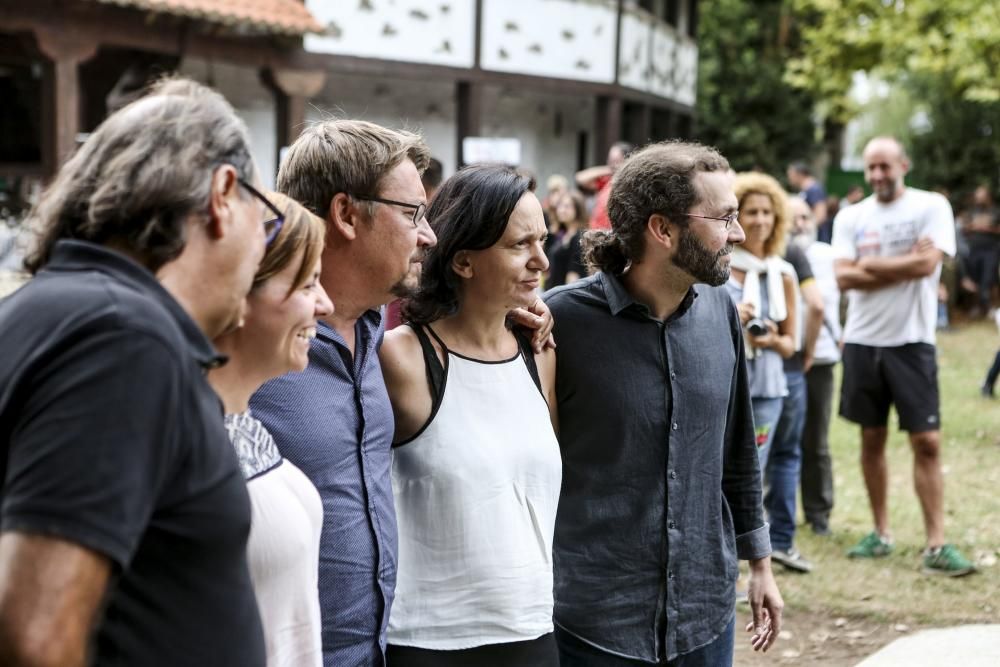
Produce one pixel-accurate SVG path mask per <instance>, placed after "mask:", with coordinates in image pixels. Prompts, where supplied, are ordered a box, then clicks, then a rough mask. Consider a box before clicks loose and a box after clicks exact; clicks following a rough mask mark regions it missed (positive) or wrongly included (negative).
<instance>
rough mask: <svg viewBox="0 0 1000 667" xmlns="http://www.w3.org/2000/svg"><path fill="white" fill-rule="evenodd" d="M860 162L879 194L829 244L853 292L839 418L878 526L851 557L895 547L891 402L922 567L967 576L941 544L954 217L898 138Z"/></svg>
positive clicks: (967, 566)
mask: <svg viewBox="0 0 1000 667" xmlns="http://www.w3.org/2000/svg"><path fill="white" fill-rule="evenodd" d="M863 159H864V164H865V181H867V183H868V184H869V185H870V186H871V187H872V190H873V194H872V195H871V196H869V197H868V198H867V199H864V200H862V201H861V202H859V203H857V204H855V205H854V206H851V207H848V208H846V209H844V210H843V211H841V212H840V214H839V215H838V216H837V219H836V222H835V224H834V228H833V244H832V245H833V248H834V255H835V257H836V259H835V263H834V270H835V273H836V276H837V284H838V285H839V287H840V289H841V290H842V291H845V290H846V291H848V310H847V322H846V324H845V328H844V342H845V346H844V356H843V363H844V381H843V384H842V386H841V396H840V415H841V416H842V417H844V418H845V419H847V420H849V421H853V422H855V423H857V424H858V425H860V427H861V469H862V472H863V473H864V478H865V485H866V487H867V489H868V500H869V503H870V504H871V509H872V516H873V518H874V522H875V530H874V531H872V532H871V533H870V534H868V535H867V536H865V537H864V538H863V539H862V540H861V542H859V543H858V544H857V545H856V546H855V547H854V548H853V549H851V550H850V551H849V552H848V556H849V557H851V558H881V557H885V556H888V555H889V554H890V553H891V552H892V548H893V543H892V534H891V532H890V529H889V513H888V487H889V471H888V466H887V464H886V458H885V445H886V437H887V434H888V428H887V426H888V419H889V407H890V405H895V406H896V412H897V413H898V415H899V426H900V428H901V429H902V430H904V431H906V432H907V433H908V434H909V439H910V446H911V448H912V450H913V456H914V466H913V482H914V486H915V487H916V492H917V496H918V497H919V498H920V508H921V510H922V511H923V517H924V528H925V530H926V533H927V545H926V549H925V550H924V552H923V571H924V572H925V573H926V574H940V575H946V576H953V577H954V576H961V575H965V574H969V573H971V572H973V571H974V570H975V568H974V567H973V565H972V563H971V562H969V560H968V559H966V558H965V556H963V555H962V553H961V552H960V551H959V550H958V549H957V548H956V547H955V546H953V545H950V544H946V543H945V541H944V480H943V476H942V473H941V460H940V449H941V431H940V428H941V417H940V409H939V400H938V385H937V361H936V355H935V348H934V343H935V338H934V334H935V325H936V320H937V288H938V282H939V278H940V275H941V261H942V258H943V256H944V255H945V254H947V255H954V254H955V223H954V219H953V217H952V212H951V206H950V205H949V204H948V201H947V200H946V199H945V198H944V197H942V196H941V195H939V194H936V193H933V192H925V191H923V190H918V189H916V188H912V187H906V186H905V185H904V182H903V177H904V176H905V175H906V172H907V171H908V170H909V168H910V161H909V158H908V157H907V156H906V151H905V150H904V149H903V146H902V145H901V144H900V143H899V142H898V141H897V140H896V139H894V138H892V137H876V138H875V139H872V140H871V141H869V142H868V144H867V145H866V146H865V150H864V153H863Z"/></svg>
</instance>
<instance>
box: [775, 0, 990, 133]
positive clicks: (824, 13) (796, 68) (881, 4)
mask: <svg viewBox="0 0 1000 667" xmlns="http://www.w3.org/2000/svg"><path fill="white" fill-rule="evenodd" d="M791 1H792V3H793V9H794V16H795V21H796V25H797V27H798V29H799V30H800V32H801V35H802V52H801V54H799V55H798V56H797V57H794V58H792V59H791V60H790V61H789V63H788V68H787V73H786V80H787V81H789V82H790V83H792V84H794V85H795V86H798V87H800V88H802V89H804V90H808V91H810V92H811V93H812V94H813V95H815V96H816V98H817V100H819V102H820V112H821V113H822V114H823V115H825V116H830V117H833V118H836V119H839V120H847V119H849V118H850V116H851V115H853V113H854V112H855V111H856V109H855V108H854V106H853V105H852V103H851V101H850V99H849V98H848V97H847V95H848V92H849V91H850V88H851V78H852V76H853V75H854V73H855V72H857V71H859V70H861V71H865V72H868V73H870V74H873V75H875V76H877V77H879V78H881V79H883V80H886V81H889V82H897V81H901V80H905V79H908V78H912V77H918V78H925V77H926V78H933V79H935V80H936V81H938V82H939V85H937V88H938V89H939V90H942V91H943V92H945V93H946V94H948V95H951V96H955V97H958V98H961V99H963V100H966V101H970V102H987V103H988V102H995V101H998V100H1000V1H998V0H791Z"/></svg>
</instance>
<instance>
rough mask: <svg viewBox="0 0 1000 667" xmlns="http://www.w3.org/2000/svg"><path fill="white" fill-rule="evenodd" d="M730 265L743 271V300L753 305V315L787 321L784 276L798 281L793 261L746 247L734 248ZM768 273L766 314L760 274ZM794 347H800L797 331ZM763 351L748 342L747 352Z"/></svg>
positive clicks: (794, 282)
mask: <svg viewBox="0 0 1000 667" xmlns="http://www.w3.org/2000/svg"><path fill="white" fill-rule="evenodd" d="M730 266H731V267H732V268H734V269H739V270H740V271H744V272H745V273H746V276H745V277H744V278H743V303H749V304H750V305H751V306H753V313H754V317H764V318H766V319H769V320H771V321H772V322H784V321H785V318H786V317H788V305H787V304H786V303H785V285H784V282H783V279H782V275H785V274H787V275H789V276H791V277H792V283H793V284H796V285H797V284H798V278H797V277H796V276H795V269H794V268H793V267H792V265H791V264H789V263H788V262H786V261H785V260H783V259H781V258H780V257H778V256H777V255H770V256H768V257H766V258H765V259H760V258H759V257H757V256H756V255H753V254H751V253H749V252H747V251H746V250H744V249H743V248H740V247H738V246H737V247H735V248H733V254H732V259H731V261H730ZM762 273H764V274H767V302H768V304H767V305H768V308H767V313H762V312H760V301H761V299H760V274H762ZM794 335H795V349H799V341H798V338H799V337H798V332H796V333H795V334H794ZM758 354H760V350H757V349H756V348H754V347H753V346H751V345H750V344H749V340H748V341H747V355H748V356H750V357H756V356H757V355H758Z"/></svg>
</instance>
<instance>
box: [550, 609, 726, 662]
mask: <svg viewBox="0 0 1000 667" xmlns="http://www.w3.org/2000/svg"><path fill="white" fill-rule="evenodd" d="M735 633H736V616H735V615H734V616H733V618H731V619H730V620H729V624H728V625H727V626H726V629H725V630H723V631H722V634H720V635H719V636H718V637H716V638H715V640H713V641H712V642H711V643H710V644H707V645H705V646H702V647H701V648H699V649H695V650H694V651H691V652H690V653H685V654H684V655H679V656H677V657H676V658H674V659H673V660H669V661H667V662H660V663H659V664H661V665H666V667H732V664H733V641H734V640H735ZM556 643H557V644H558V645H559V667H642V666H648V665H649V664H650V663H648V662H644V661H642V660H632V659H631V658H622V657H620V656H617V655H612V654H611V653H605V652H604V651H602V650H601V649H599V648H596V647H594V646H591V645H590V644H588V643H586V642H584V641H582V640H580V639H577V638H576V637H575V636H573V635H571V634H570V633H568V632H566V631H565V630H563V629H562V628H560V627H559V626H558V625H557V626H556Z"/></svg>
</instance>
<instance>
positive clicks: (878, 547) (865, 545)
mask: <svg viewBox="0 0 1000 667" xmlns="http://www.w3.org/2000/svg"><path fill="white" fill-rule="evenodd" d="M890 553H892V542H889V541H887V540H884V539H882V536H881V535H879V534H878V533H877V532H875V531H872V532H870V533H868V534H867V535H865V536H864V539H862V540H861V541H860V542H858V543H857V544H855V545H854V547H853V548H852V549H851V550H850V551H848V552H847V557H848V558H882V557H883V556H888V555H889V554H890Z"/></svg>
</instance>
